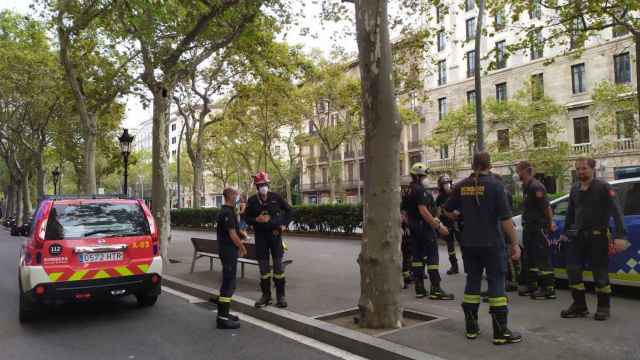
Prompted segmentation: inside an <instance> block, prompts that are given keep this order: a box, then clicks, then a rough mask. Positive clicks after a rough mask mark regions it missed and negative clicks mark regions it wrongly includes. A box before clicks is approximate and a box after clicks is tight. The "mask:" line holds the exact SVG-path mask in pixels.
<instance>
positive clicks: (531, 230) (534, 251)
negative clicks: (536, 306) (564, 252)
mask: <svg viewBox="0 0 640 360" xmlns="http://www.w3.org/2000/svg"><path fill="white" fill-rule="evenodd" d="M516 172H517V173H518V176H519V177H520V180H521V181H522V196H523V200H524V201H523V213H522V226H523V231H522V242H523V243H524V254H523V260H524V261H523V271H527V276H526V279H527V282H528V284H526V285H525V289H523V290H522V291H520V292H519V294H520V295H522V296H530V297H531V298H532V299H537V300H545V299H555V298H556V291H555V287H554V275H553V266H552V265H551V249H550V248H551V245H550V244H549V239H548V236H549V235H550V234H552V233H553V232H554V231H555V230H556V224H555V222H554V221H553V211H552V210H551V206H549V199H548V198H547V189H546V188H545V186H544V185H543V184H542V183H541V182H540V181H538V179H536V178H534V177H533V166H532V165H531V164H530V163H529V162H528V161H522V162H520V163H518V165H516ZM536 288H537V289H536Z"/></svg>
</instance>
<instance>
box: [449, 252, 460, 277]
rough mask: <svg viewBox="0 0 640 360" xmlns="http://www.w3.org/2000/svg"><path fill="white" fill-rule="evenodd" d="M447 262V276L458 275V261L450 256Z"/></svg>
mask: <svg viewBox="0 0 640 360" xmlns="http://www.w3.org/2000/svg"><path fill="white" fill-rule="evenodd" d="M449 261H450V262H451V268H450V269H449V270H447V275H454V274H458V273H460V270H459V269H458V259H457V258H456V256H455V255H450V256H449Z"/></svg>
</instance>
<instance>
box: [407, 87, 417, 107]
mask: <svg viewBox="0 0 640 360" xmlns="http://www.w3.org/2000/svg"><path fill="white" fill-rule="evenodd" d="M409 108H410V109H411V111H416V110H417V109H418V94H417V93H416V92H415V91H412V92H410V93H409Z"/></svg>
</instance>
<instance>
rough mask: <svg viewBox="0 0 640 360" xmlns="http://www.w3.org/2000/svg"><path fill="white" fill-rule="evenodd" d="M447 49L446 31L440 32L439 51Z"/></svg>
mask: <svg viewBox="0 0 640 360" xmlns="http://www.w3.org/2000/svg"><path fill="white" fill-rule="evenodd" d="M446 47H447V35H446V34H445V32H444V30H440V31H438V51H442V50H444V49H445V48H446Z"/></svg>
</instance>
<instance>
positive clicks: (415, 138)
mask: <svg viewBox="0 0 640 360" xmlns="http://www.w3.org/2000/svg"><path fill="white" fill-rule="evenodd" d="M419 141H420V127H419V126H418V124H411V142H412V143H413V144H415V145H417V143H418V142H419Z"/></svg>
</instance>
